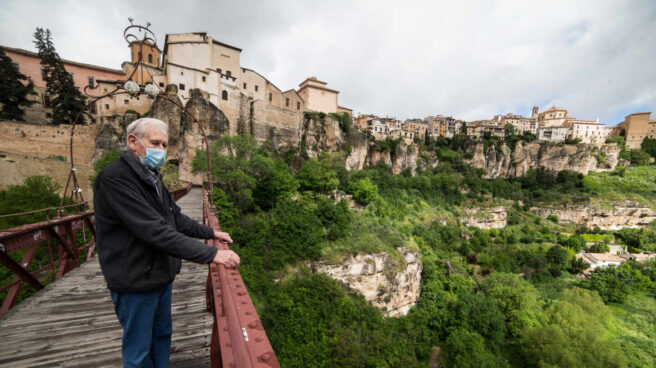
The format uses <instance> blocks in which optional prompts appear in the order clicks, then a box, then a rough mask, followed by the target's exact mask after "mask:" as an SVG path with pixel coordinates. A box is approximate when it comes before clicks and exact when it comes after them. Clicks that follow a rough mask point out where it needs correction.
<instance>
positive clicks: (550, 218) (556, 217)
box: [547, 214, 558, 224]
mask: <svg viewBox="0 0 656 368" xmlns="http://www.w3.org/2000/svg"><path fill="white" fill-rule="evenodd" d="M547 220H549V221H551V222H553V223H554V224H557V223H558V216H556V215H554V214H551V215H549V216H547Z"/></svg>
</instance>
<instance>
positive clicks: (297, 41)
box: [0, 0, 656, 125]
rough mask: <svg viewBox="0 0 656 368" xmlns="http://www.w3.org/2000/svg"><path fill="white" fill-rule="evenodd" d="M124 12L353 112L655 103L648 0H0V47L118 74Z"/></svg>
mask: <svg viewBox="0 0 656 368" xmlns="http://www.w3.org/2000/svg"><path fill="white" fill-rule="evenodd" d="M128 17H132V18H134V20H135V23H142V24H145V23H146V21H150V22H151V23H152V26H151V28H152V29H153V30H154V31H155V33H156V35H157V37H158V43H159V45H160V47H161V46H163V43H164V36H165V34H167V33H184V32H202V31H206V32H207V33H208V34H209V35H210V36H212V37H213V38H215V39H217V40H219V41H221V42H224V43H227V44H230V45H233V46H236V47H239V48H241V49H243V51H242V56H241V63H242V66H243V67H247V68H250V69H254V70H256V71H258V72H259V73H261V74H262V75H264V76H265V77H267V79H269V80H270V81H271V82H273V83H274V84H276V85H277V86H278V87H279V88H280V89H282V90H287V89H290V88H298V84H299V83H300V82H301V81H303V80H304V79H305V78H306V77H308V76H316V77H317V78H319V79H321V80H324V81H326V82H328V87H330V88H334V89H337V90H339V91H340V94H339V104H340V105H342V106H346V107H350V108H352V109H353V110H354V112H356V113H373V114H377V115H380V116H395V117H397V118H401V119H405V118H412V117H425V116H428V115H436V114H442V115H451V116H454V117H457V118H462V119H466V120H475V119H485V118H491V117H492V116H493V115H495V114H505V113H508V112H512V113H518V114H521V115H524V116H527V115H530V111H531V107H532V106H534V105H537V106H539V107H540V110H543V109H545V108H547V107H549V106H551V105H554V104H555V105H557V106H559V107H563V108H566V109H568V110H569V113H570V114H571V115H572V116H575V117H577V118H579V119H590V120H592V119H596V118H600V119H601V121H602V122H603V123H605V124H607V125H611V124H615V123H618V122H620V121H622V120H623V118H624V116H625V115H627V114H629V113H633V112H639V111H654V110H656V1H654V0H629V1H602V0H594V1H580V0H577V1H554V0H549V1H544V0H540V1H531V0H519V1H514V0H513V1H466V0H459V1H409V0H404V1H382V0H377V1H308V0H299V1H276V0H268V1H267V0H264V1H192V0H186V1H179V0H178V1H168V0H160V1H129V0H112V1H103V2H100V1H32V0H3V1H2V2H0V45H5V46H10V47H18V48H23V49H28V50H34V45H33V43H32V39H33V38H32V34H33V33H34V30H35V28H36V27H43V28H49V29H50V30H51V31H52V33H53V38H54V42H55V47H56V48H57V51H58V52H59V54H60V56H61V57H62V58H65V59H70V60H75V61H80V62H85V63H91V64H97V65H102V66H105V67H110V68H115V69H120V64H121V62H122V61H125V60H128V59H129V52H128V51H129V50H128V48H127V44H126V43H125V41H124V40H123V35H122V32H123V28H124V27H125V26H126V25H127V24H128V20H127V18H128Z"/></svg>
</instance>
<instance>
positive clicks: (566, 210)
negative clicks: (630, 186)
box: [531, 201, 656, 230]
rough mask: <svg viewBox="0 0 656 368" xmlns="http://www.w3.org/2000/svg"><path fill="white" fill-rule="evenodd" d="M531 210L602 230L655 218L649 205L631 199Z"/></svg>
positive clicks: (654, 212) (540, 214)
mask: <svg viewBox="0 0 656 368" xmlns="http://www.w3.org/2000/svg"><path fill="white" fill-rule="evenodd" d="M531 212H533V213H534V214H536V215H538V216H541V217H547V216H549V215H556V216H558V221H560V222H564V223H573V224H577V225H584V226H586V227H588V228H593V227H595V226H598V227H599V228H600V229H602V230H619V229H621V228H624V227H631V228H640V227H644V226H646V225H648V224H649V223H650V222H652V221H654V220H656V211H654V210H653V209H651V207H650V206H649V205H647V204H643V203H639V202H632V201H626V202H620V203H612V204H605V205H601V204H585V205H567V206H563V207H556V206H554V207H532V208H531Z"/></svg>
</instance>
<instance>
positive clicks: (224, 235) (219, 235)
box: [214, 230, 232, 243]
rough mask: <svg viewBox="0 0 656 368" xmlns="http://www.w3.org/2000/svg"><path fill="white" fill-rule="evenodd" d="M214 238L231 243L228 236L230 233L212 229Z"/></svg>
mask: <svg viewBox="0 0 656 368" xmlns="http://www.w3.org/2000/svg"><path fill="white" fill-rule="evenodd" d="M214 239H217V240H219V241H222V242H226V243H232V238H231V237H230V234H228V233H224V232H223V231H216V230H214Z"/></svg>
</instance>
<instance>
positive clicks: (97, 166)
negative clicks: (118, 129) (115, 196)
mask: <svg viewBox="0 0 656 368" xmlns="http://www.w3.org/2000/svg"><path fill="white" fill-rule="evenodd" d="M120 157H121V151H119V150H112V151H105V152H103V153H102V154H101V155H100V157H99V158H98V159H97V160H96V162H94V163H93V175H92V176H91V177H90V178H89V179H90V180H91V181H92V182H94V181H96V177H97V176H98V174H99V173H100V171H102V169H104V168H105V167H107V165H109V164H111V163H112V162H114V161H116V160H118V159H119V158H120Z"/></svg>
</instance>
